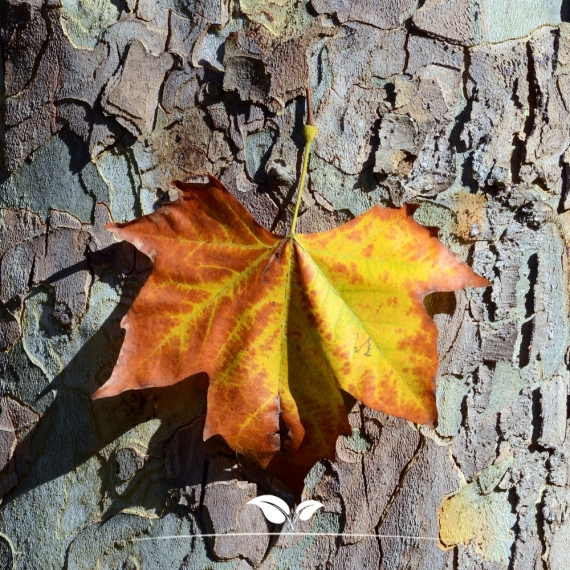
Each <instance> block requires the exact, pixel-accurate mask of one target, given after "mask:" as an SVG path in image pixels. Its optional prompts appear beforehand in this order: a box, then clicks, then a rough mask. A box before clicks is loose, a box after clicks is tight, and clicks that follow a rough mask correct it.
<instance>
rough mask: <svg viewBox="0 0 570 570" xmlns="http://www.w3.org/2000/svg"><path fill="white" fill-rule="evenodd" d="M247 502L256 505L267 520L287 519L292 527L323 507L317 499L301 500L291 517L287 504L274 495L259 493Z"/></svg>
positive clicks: (280, 520) (280, 521) (282, 521)
mask: <svg viewBox="0 0 570 570" xmlns="http://www.w3.org/2000/svg"><path fill="white" fill-rule="evenodd" d="M247 504H248V505H256V506H258V507H259V508H260V509H261V510H262V511H263V514H264V515H265V518H266V519H267V520H268V521H269V522H272V523H275V524H282V523H284V522H285V521H287V520H288V521H289V524H290V525H291V527H292V528H294V527H295V523H296V522H297V521H298V520H302V521H308V520H309V519H310V518H311V517H312V516H313V515H314V514H315V513H316V512H317V511H318V510H319V509H320V508H321V507H324V505H323V504H322V503H319V501H303V502H302V503H301V504H300V505H298V506H297V508H296V509H295V516H294V517H291V511H290V509H289V505H288V504H287V503H286V502H285V501H284V500H283V499H280V498H279V497H275V496H274V495H261V497H256V498H255V499H252V500H251V501H248V502H247Z"/></svg>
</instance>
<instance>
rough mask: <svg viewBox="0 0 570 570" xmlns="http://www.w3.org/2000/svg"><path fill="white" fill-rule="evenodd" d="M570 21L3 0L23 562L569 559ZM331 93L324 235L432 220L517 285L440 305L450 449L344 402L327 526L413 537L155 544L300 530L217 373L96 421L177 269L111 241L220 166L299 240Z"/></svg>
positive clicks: (506, 5) (528, 563)
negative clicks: (307, 141) (176, 184)
mask: <svg viewBox="0 0 570 570" xmlns="http://www.w3.org/2000/svg"><path fill="white" fill-rule="evenodd" d="M569 12H570V6H569V4H568V2H567V1H562V0H550V1H548V2H547V1H543V2H542V1H541V2H537V1H536V0H524V1H523V0H519V1H518V2H512V1H509V0H423V1H419V0H360V1H356V0H311V2H308V3H307V2H306V1H305V0H271V1H261V0H239V1H238V0H234V1H230V0H45V1H42V0H0V22H1V24H0V42H1V57H2V61H1V62H0V63H1V65H0V70H1V71H0V73H1V74H2V75H1V78H0V81H1V85H2V89H1V92H0V110H1V116H2V121H1V126H0V141H1V144H2V147H1V148H2V168H1V171H0V208H1V209H0V378H1V380H0V387H1V391H2V392H1V395H0V495H2V496H3V504H2V506H1V508H0V568H2V569H11V568H17V569H18V570H24V569H25V570H38V569H41V570H44V569H45V570H59V569H62V568H66V569H69V570H72V569H73V570H79V569H84V570H91V569H93V568H101V569H107V568H108V569H112V568H122V569H129V570H134V569H139V570H154V569H156V568H160V569H161V570H170V569H172V570H178V569H180V570H182V569H188V570H189V569H196V570H200V569H203V568H215V569H216V570H218V569H219V570H222V569H223V570H229V569H232V570H234V569H235V570H246V569H250V568H263V569H264V570H269V569H283V570H288V569H297V568H307V569H309V568H310V569H345V568H355V569H376V568H381V569H382V570H396V569H404V568H412V569H426V570H428V569H429V570H444V569H446V570H451V569H456V568H457V569H459V568H460V569H466V570H471V569H473V570H474V569H485V570H498V569H503V568H505V569H506V568H509V569H512V570H531V569H533V570H534V569H541V570H562V569H565V568H568V552H569V550H570V517H569V514H570V512H569V500H570V435H569V434H570V430H569V429H568V424H567V420H568V408H569V399H568V398H569V396H568V394H569V379H570V374H569V370H568V356H567V349H568V346H569V344H570V342H569V340H570V339H569V315H568V299H567V296H568V293H567V290H568V283H567V282H568V279H567V274H568V255H567V251H568V243H569V242H568V240H569V239H570V235H569V231H568V228H569V227H570V226H569V225H568V223H569V219H568V218H569V215H568V213H567V210H569V209H570V193H569V186H568V182H569V179H568V177H569V173H570V170H569V169H570V150H569V149H570V118H569V109H570V25H569V24H566V23H564V20H566V19H568V16H569ZM308 82H310V83H311V84H312V86H313V92H314V99H315V106H316V121H317V124H318V125H319V129H320V135H319V138H318V140H317V141H316V144H315V150H314V154H313V156H312V158H311V163H310V181H309V184H308V190H307V191H306V194H305V197H304V203H303V209H302V215H301V218H300V220H299V228H300V230H301V231H319V230H323V229H327V228H331V227H334V226H335V225H337V224H340V223H342V222H343V221H345V220H347V219H350V218H351V217H353V216H355V215H357V214H359V213H361V212H363V211H365V210H366V209H368V208H369V207H370V206H371V205H373V204H376V203H380V204H384V205H400V204H403V203H404V202H414V203H419V204H421V206H420V208H419V210H418V211H417V213H416V217H417V219H418V221H420V222H421V223H424V224H426V225H433V226H438V227H439V228H441V229H440V237H441V239H442V240H443V241H444V242H445V243H446V244H448V245H449V246H450V247H451V248H452V249H453V250H454V251H456V252H457V253H458V254H459V255H461V256H462V257H463V258H464V259H465V260H467V261H468V262H469V263H470V264H471V265H472V266H473V267H474V268H475V270H476V271H478V272H479V273H480V274H482V275H484V276H485V277H487V278H488V279H490V280H491V281H492V282H493V287H492V288H488V289H486V290H479V289H478V290H470V291H466V292H460V293H458V294H457V295H453V294H445V295H444V294H440V295H434V296H432V297H431V298H429V299H427V300H426V305H427V306H428V307H429V310H430V311H431V313H432V314H433V315H434V319H435V321H436V323H437V325H438V327H439V331H440V339H439V351H440V357H441V365H440V369H439V375H438V388H437V397H438V408H439V414H440V418H439V424H438V426H437V428H436V429H435V430H428V429H425V428H418V426H416V425H412V424H410V423H407V422H405V421H402V420H397V419H394V418H390V417H387V416H384V415H383V414H380V413H377V412H374V411H371V410H369V409H367V408H365V407H363V406H361V405H360V404H359V403H357V402H353V401H348V399H347V405H348V406H349V407H350V408H351V410H352V411H351V413H350V421H351V425H352V428H353V434H352V436H351V437H341V438H340V439H339V441H338V445H337V458H336V460H335V462H334V463H329V462H322V463H320V464H318V465H316V466H315V468H314V470H313V471H312V472H311V474H310V475H309V477H308V478H307V481H306V490H305V498H307V499H308V498H313V499H317V500H319V501H322V502H323V503H324V504H325V508H324V509H322V510H321V511H319V513H318V514H317V515H316V516H315V517H314V518H313V519H312V520H311V521H309V522H308V523H304V525H302V526H301V527H300V528H302V529H305V530H311V531H312V532H344V533H349V534H358V533H378V534H380V535H398V537H397V538H390V537H386V536H384V537H381V538H377V539H374V538H373V539H370V538H365V537H343V538H338V537H336V538H335V537H327V536H321V537H315V536H306V537H285V536H282V537H280V538H278V539H272V540H270V539H269V538H268V537H267V536H253V537H245V538H244V537H226V538H224V537H219V538H215V539H189V538H178V539H176V538H170V539H165V540H146V539H152V538H158V537H165V536H170V537H173V536H182V535H188V534H192V533H197V532H201V533H206V532H210V533H212V532H217V533H228V532H265V531H267V530H278V528H279V527H272V526H268V523H267V522H266V521H265V519H264V518H263V515H262V513H261V511H260V510H259V509H258V508H257V507H255V506H251V505H249V506H246V502H247V501H248V500H249V499H251V498H253V497H254V496H256V495H258V494H262V493H268V492H269V493H273V494H278V495H280V496H282V497H283V498H285V499H286V500H288V501H289V502H290V503H291V501H292V498H291V496H290V495H288V494H287V493H286V491H285V490H284V489H283V488H282V487H280V485H279V483H278V482H277V481H275V480H273V479H271V478H270V477H269V476H268V475H267V474H266V473H265V472H262V471H260V470H259V469H255V468H254V467H253V466H251V465H247V464H245V463H244V462H243V461H240V460H239V458H236V457H235V456H234V454H233V453H232V452H231V451H230V450H229V449H228V448H227V447H226V446H225V444H224V443H223V442H220V441H208V442H206V443H204V442H203V439H202V429H203V422H204V420H203V413H204V406H205V396H204V392H203V391H202V390H200V384H204V379H203V378H202V379H198V380H196V379H190V380H188V381H187V382H185V383H183V384H181V385H179V386H176V387H173V388H169V389H164V390H160V391H147V392H145V393H127V394H124V395H122V396H121V397H118V398H114V399H110V400H103V401H97V402H91V401H90V394H91V393H92V392H93V391H94V390H95V389H96V388H97V387H98V386H100V385H101V384H102V383H103V382H104V381H105V379H106V378H108V376H109V374H110V371H111V369H112V367H113V365H114V362H115V360H116V357H117V354H118V349H119V347H120V344H121V339H122V337H121V331H120V326H119V323H120V320H121V317H122V316H123V315H124V314H125V312H126V311H127V310H128V308H129V306H130V304H131V303H132V300H133V298H134V296H135V295H136V293H137V291H138V290H139V288H140V286H141V284H142V283H143V282H144V280H145V278H146V276H147V275H148V272H149V270H150V265H149V261H148V260H147V259H146V258H145V257H144V256H143V255H142V254H139V253H137V252H136V251H135V250H134V249H133V248H132V247H130V246H128V245H127V244H123V243H115V242H114V241H113V239H112V237H111V235H110V234H109V233H107V232H106V231H105V230H103V225H104V224H105V223H106V222H107V221H109V220H114V221H117V222H119V221H125V220H129V219H132V218H134V217H136V216H139V215H141V214H142V213H148V212H150V211H152V210H153V209H155V208H156V207H157V206H158V205H159V204H160V203H161V202H162V201H164V200H165V199H170V198H172V196H173V190H172V189H171V188H170V186H169V182H170V181H172V180H174V179H188V178H189V177H192V176H194V175H198V174H200V173H205V172H209V173H212V174H214V175H216V176H218V177H220V178H221V180H222V181H223V182H224V183H225V184H226V185H227V186H228V188H229V189H230V190H231V191H232V192H233V193H234V194H235V195H236V196H237V197H238V199H239V200H241V201H242V202H243V203H244V204H246V205H247V207H248V208H250V210H251V211H252V213H253V214H254V215H255V216H256V218H257V219H258V220H259V221H260V223H262V224H263V225H265V226H266V227H268V228H271V229H274V230H277V231H280V230H283V229H285V228H286V227H287V225H288V223H289V221H290V217H291V213H292V199H293V197H294V190H295V188H294V186H295V180H296V178H297V176H298V172H299V162H300V157H301V145H302V125H303V121H304V114H305V100H304V97H303V93H304V89H305V87H306V85H307V83H308ZM402 537H404V538H402ZM406 537H408V538H406ZM413 537H423V538H422V539H419V538H413ZM139 539H145V540H139Z"/></svg>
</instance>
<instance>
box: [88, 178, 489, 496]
mask: <svg viewBox="0 0 570 570" xmlns="http://www.w3.org/2000/svg"><path fill="white" fill-rule="evenodd" d="M176 184H177V187H178V188H179V189H180V190H181V196H180V198H179V199H178V200H177V201H175V202H173V203H172V204H168V205H165V206H163V207H162V208H160V209H159V210H158V211H157V212H155V213H153V214H150V215H148V216H143V217H142V218H139V219H137V220H134V221H132V222H128V223H125V224H110V225H109V226H108V229H110V230H111V231H112V232H114V233H115V234H116V235H117V236H119V237H120V238H122V239H124V240H127V241H129V242H131V243H132V244H134V245H135V246H136V247H137V248H138V249H139V250H140V251H142V252H143V253H145V254H146V255H148V256H149V257H150V258H151V259H152V260H153V262H154V269H153V272H152V274H151V276H150V277H149V279H148V281H147V282H146V284H145V285H144V287H143V288H142V290H141V292H140V294H139V295H138V297H137V298H136V300H135V302H134V304H133V306H132V307H131V309H130V310H129V312H128V313H127V315H126V316H125V317H124V319H123V321H122V327H123V328H124V329H125V331H126V335H125V340H124V343H123V346H122V349H121V353H120V355H119V359H118V361H117V364H116V366H115V369H114V371H113V374H112V376H111V378H110V379H109V380H108V381H107V383H106V384H105V385H104V386H103V387H101V388H100V389H99V390H98V391H97V392H96V393H95V394H94V396H93V397H94V398H102V397H108V396H114V395H116V394H119V393H121V392H123V391H125V390H132V389H142V388H149V387H158V386H168V385H171V384H174V383H176V382H180V381H181V380H183V379H184V378H187V377H188V376H191V375H193V374H197V373H199V372H206V373H207V374H208V376H209V387H208V398H207V402H208V404H207V406H208V409H207V415H206V426H205V431H204V438H205V439H207V438H209V437H211V436H213V435H215V434H219V435H221V436H222V437H223V438H224V439H225V440H226V442H227V443H228V444H229V445H230V446H231V447H232V448H233V449H234V450H236V451H237V452H238V453H241V454H244V455H246V456H248V457H249V458H251V459H253V460H255V461H256V462H257V463H258V464H259V465H261V466H262V467H268V468H269V469H270V470H271V471H272V472H273V473H274V474H275V475H277V476H278V477H279V478H280V479H281V480H283V481H284V482H285V483H286V484H287V485H288V486H289V487H290V488H291V490H292V491H294V492H297V493H298V492H300V490H302V488H303V479H304V477H305V475H306V474H307V473H308V471H309V470H310V469H311V467H312V466H313V465H314V464H315V462H316V461H318V460H319V459H321V458H329V459H333V458H334V448H335V442H336V439H337V437H338V436H339V435H340V434H349V433H350V429H349V424H348V416H347V411H346V409H345V406H344V403H343V399H342V396H341V392H340V389H342V390H345V391H346V392H348V393H350V394H352V395H353V396H354V397H355V398H357V399H358V400H360V401H361V402H363V403H364V404H366V405H367V406H370V407H371V408H374V409H376V410H380V411H382V412H385V413H388V414H391V415H394V416H398V417H401V418H406V419H408V420H411V421H413V422H418V423H423V424H430V425H432V424H433V423H434V422H435V420H436V418H437V411H436V406H435V375H436V370H437V364H438V355H437V346H436V345H437V330H436V327H435V325H434V323H433V321H432V320H431V319H430V317H429V315H428V314H427V313H426V310H425V308H424V306H423V303H422V299H423V297H424V296H425V295H426V294H428V293H431V292H434V291H453V290H456V289H460V288H462V287H467V286H472V287H482V286H486V285H488V281H487V280H486V279H483V278H482V277H479V276H477V275H476V274H475V273H473V271H472V270H471V269H470V268H469V267H468V266H467V265H466V264H465V263H463V262H462V261H461V260H460V259H459V258H458V257H457V256H456V255H455V254H454V253H452V252H451V251H450V250H448V249H447V248H446V247H445V246H443V244H441V242H439V241H438V239H437V238H436V237H434V234H433V232H432V230H430V229H428V228H425V227H423V226H420V225H419V224H417V223H416V222H415V221H414V220H413V218H412V215H411V214H412V211H413V209H412V207H404V208H401V209H385V208H380V207H378V206H375V207H374V208H372V209H371V210H369V211H368V212H366V213H364V214H363V215H361V216H359V217H358V218H356V219H354V220H352V221H350V222H348V223H346V224H344V225H343V226H341V227H339V228H337V229H334V230H331V231H327V232H323V233H320V234H303V235H301V234H295V235H292V236H279V235H275V234H272V233H271V232H269V231H267V230H265V229H264V228H262V227H261V226H260V225H259V224H257V222H255V220H254V219H253V217H252V216H251V215H250V214H249V212H248V211H247V210H246V209H245V208H244V207H243V206H242V205H241V204H240V203H239V202H238V201H237V200H236V198H234V197H233V196H232V195H231V194H230V193H229V192H228V191H227V190H226V189H225V188H224V187H223V186H222V184H221V183H220V182H218V181H217V180H216V179H215V178H212V177H211V178H210V179H209V182H208V183H207V184H203V185H198V184H187V183H182V182H178V183H176Z"/></svg>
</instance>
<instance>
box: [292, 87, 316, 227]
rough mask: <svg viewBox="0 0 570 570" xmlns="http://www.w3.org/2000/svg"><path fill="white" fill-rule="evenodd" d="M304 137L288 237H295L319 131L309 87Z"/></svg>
mask: <svg viewBox="0 0 570 570" xmlns="http://www.w3.org/2000/svg"><path fill="white" fill-rule="evenodd" d="M303 132H304V135H305V150H304V152H303V167H302V170H301V178H300V179H299V188H298V189H297V202H296V203H295V212H294V213H293V221H292V222H291V232H290V235H295V229H296V227H297V217H298V216H299V208H300V207H301V200H302V197H303V188H304V187H305V178H306V177H307V169H308V166H309V155H310V154H311V146H312V144H313V141H314V140H315V139H316V138H317V134H318V132H319V129H318V128H317V127H316V126H315V125H314V118H313V96H312V93H311V87H310V86H309V87H308V88H307V124H306V125H305V128H304V131H303Z"/></svg>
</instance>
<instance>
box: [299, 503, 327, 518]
mask: <svg viewBox="0 0 570 570" xmlns="http://www.w3.org/2000/svg"><path fill="white" fill-rule="evenodd" d="M321 507H324V505H323V504H322V503H319V501H303V502H302V503H301V504H300V505H299V506H298V507H297V508H296V509H295V516H296V517H299V519H301V520H302V521H308V520H309V519H310V518H311V517H312V516H313V515H314V514H315V513H316V512H317V511H318V510H319V509H320V508H321Z"/></svg>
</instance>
